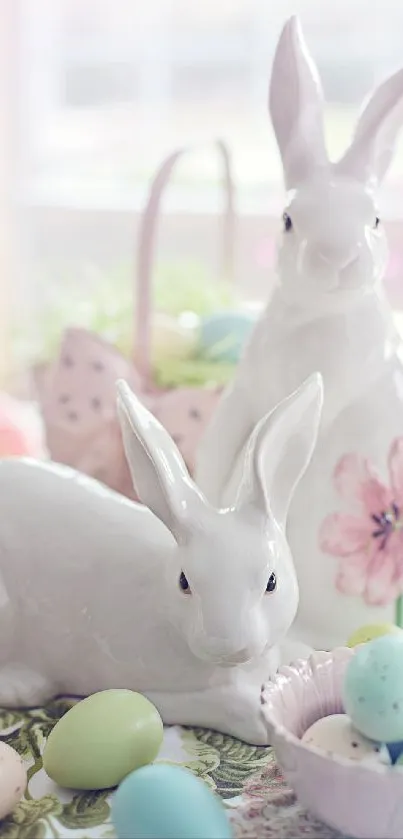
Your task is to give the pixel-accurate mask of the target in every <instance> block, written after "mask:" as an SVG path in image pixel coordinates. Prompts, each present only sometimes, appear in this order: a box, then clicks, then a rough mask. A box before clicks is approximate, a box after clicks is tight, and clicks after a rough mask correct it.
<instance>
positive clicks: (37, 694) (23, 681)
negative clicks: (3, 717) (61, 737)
mask: <svg viewBox="0 0 403 839" xmlns="http://www.w3.org/2000/svg"><path fill="white" fill-rule="evenodd" d="M53 693H54V690H53V689H52V685H51V683H50V682H49V680H48V679H46V678H45V677H44V676H41V675H40V673H36V672H35V671H34V670H31V669H30V668H29V667H27V666H26V665H25V664H7V665H5V666H4V667H2V668H0V707H3V708H21V707H29V706H34V705H42V704H43V703H44V702H46V701H47V700H48V699H50V698H51V697H52V696H53Z"/></svg>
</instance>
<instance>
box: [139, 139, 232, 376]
mask: <svg viewBox="0 0 403 839" xmlns="http://www.w3.org/2000/svg"><path fill="white" fill-rule="evenodd" d="M214 146H215V148H216V151H217V153H218V155H219V158H220V160H221V161H222V166H223V181H222V182H223V187H224V195H225V207H224V213H223V231H222V232H223V236H222V246H221V259H220V261H221V275H222V277H223V278H225V279H226V280H227V281H228V282H230V283H233V282H234V249H235V223H236V215H235V186H234V178H233V172H232V161H231V155H230V152H229V149H228V147H227V145H226V144H225V143H224V142H223V141H222V140H216V141H215V142H214ZM190 151H192V149H189V148H182V149H177V151H175V152H173V153H172V154H170V155H169V157H167V158H166V159H165V160H164V161H163V163H162V164H161V165H160V167H159V169H158V171H157V173H156V175H155V177H154V179H153V181H152V183H151V188H150V191H149V195H148V199H147V203H146V206H145V209H144V212H143V214H142V218H141V221H140V230H139V246H138V254H137V266H136V277H135V282H136V310H135V338H134V360H135V364H136V367H137V369H138V371H139V373H140V375H141V376H142V379H143V386H144V388H145V389H146V390H147V389H152V370H151V307H152V271H153V265H154V252H155V238H156V232H157V223H158V218H159V210H160V203H161V198H162V195H163V192H164V189H165V187H166V186H167V184H168V182H169V180H170V177H171V174H172V172H173V170H174V168H175V166H176V164H177V162H178V160H180V159H181V158H182V157H183V156H184V155H185V154H188V153H189V152H190Z"/></svg>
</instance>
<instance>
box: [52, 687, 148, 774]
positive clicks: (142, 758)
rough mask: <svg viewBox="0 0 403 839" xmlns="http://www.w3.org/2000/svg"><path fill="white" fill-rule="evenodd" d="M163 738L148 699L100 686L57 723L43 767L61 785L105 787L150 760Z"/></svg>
mask: <svg viewBox="0 0 403 839" xmlns="http://www.w3.org/2000/svg"><path fill="white" fill-rule="evenodd" d="M162 737H163V725H162V720H161V717H160V715H159V713H158V711H157V709H156V708H154V705H152V704H151V702H149V701H148V699H146V698H145V697H144V696H141V694H139V693H134V692H133V691H130V690H104V691H101V692H100V693H94V694H93V695H92V696H89V697H87V699H83V700H82V701H81V702H78V703H77V704H76V705H74V706H73V707H72V708H71V709H70V710H69V711H67V713H66V714H65V715H64V716H63V717H62V718H61V719H60V720H59V721H58V722H57V723H56V725H55V727H54V729H53V730H52V731H51V733H50V735H49V738H48V740H47V743H46V746H45V750H44V753H43V766H44V769H45V771H46V772H47V774H48V775H49V777H50V778H52V780H53V781H55V782H56V783H57V784H59V785H60V786H62V787H68V788H71V789H107V788H109V787H114V786H116V785H117V784H119V783H120V781H121V780H122V779H123V778H125V777H126V775H128V774H129V773H130V772H132V771H133V769H137V768H138V767H139V766H144V764H146V763H151V761H153V760H154V759H155V758H156V756H157V754H158V752H159V749H160V746H161V743H162Z"/></svg>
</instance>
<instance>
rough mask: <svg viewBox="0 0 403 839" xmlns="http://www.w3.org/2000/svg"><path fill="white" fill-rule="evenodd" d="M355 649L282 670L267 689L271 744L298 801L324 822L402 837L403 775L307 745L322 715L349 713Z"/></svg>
mask: <svg viewBox="0 0 403 839" xmlns="http://www.w3.org/2000/svg"><path fill="white" fill-rule="evenodd" d="M352 655H354V650H350V649H347V648H345V647H340V648H339V649H336V650H334V651H333V652H332V653H325V652H317V653H313V655H311V656H310V658H309V659H308V660H307V661H298V662H296V663H295V664H293V665H291V666H289V667H281V668H280V670H279V672H278V673H277V675H276V676H275V677H274V678H273V679H272V680H271V681H270V682H268V683H267V684H266V685H264V686H263V688H262V696H261V701H262V712H263V714H264V717H265V719H266V722H267V725H268V728H269V733H270V742H271V743H272V745H273V747H274V750H275V753H276V756H277V759H278V762H279V764H280V766H281V767H282V769H283V772H284V775H285V777H286V778H287V780H288V781H289V783H290V785H291V787H292V788H293V790H294V791H295V793H296V795H297V796H298V799H299V801H300V803H301V804H302V805H303V806H304V807H306V809H307V810H310V811H311V813H313V814H315V815H316V816H318V818H319V819H321V820H322V821H323V822H325V823H326V824H328V825H330V826H331V827H334V828H336V830H340V831H341V832H342V833H344V834H347V836H351V837H359V839H402V837H403V770H402V769H401V768H398V767H392V766H386V765H382V764H376V765H370V766H369V765H363V764H359V763H355V762H353V761H351V760H348V759H347V758H342V757H330V756H329V755H327V754H326V753H324V752H321V751H320V750H319V749H317V748H315V747H313V746H310V745H307V744H305V743H302V741H301V740H300V739H299V738H300V737H301V735H302V734H303V733H304V731H306V729H307V728H309V726H310V725H312V724H313V723H314V722H316V720H318V719H319V718H320V717H324V716H327V715H328V714H339V713H343V711H344V709H343V705H342V700H341V693H342V685H343V679H344V673H345V669H346V665H347V663H348V661H349V660H350V658H351V656H352Z"/></svg>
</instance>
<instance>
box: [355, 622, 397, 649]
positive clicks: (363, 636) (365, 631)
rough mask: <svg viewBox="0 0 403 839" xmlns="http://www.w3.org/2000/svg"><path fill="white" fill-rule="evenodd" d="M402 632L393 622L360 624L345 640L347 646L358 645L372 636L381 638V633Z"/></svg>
mask: <svg viewBox="0 0 403 839" xmlns="http://www.w3.org/2000/svg"><path fill="white" fill-rule="evenodd" d="M399 632H402V630H401V629H400V627H399V626H396V624H394V623H374V624H368V626H361V627H360V628H359V629H357V630H356V631H355V632H353V634H352V635H350V637H349V639H348V641H347V645H346V646H347V647H358V645H359V644H366V643H367V642H368V641H373V640H374V638H381V637H382V635H394V634H396V633H399Z"/></svg>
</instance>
